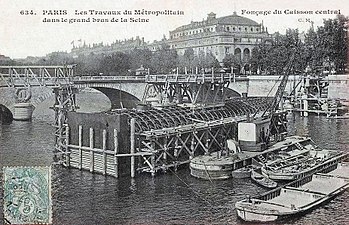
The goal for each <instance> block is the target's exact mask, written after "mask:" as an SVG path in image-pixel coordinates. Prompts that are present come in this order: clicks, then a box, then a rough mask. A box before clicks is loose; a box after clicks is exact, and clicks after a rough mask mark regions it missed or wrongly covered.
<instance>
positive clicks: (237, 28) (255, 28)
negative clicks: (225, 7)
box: [170, 26, 260, 39]
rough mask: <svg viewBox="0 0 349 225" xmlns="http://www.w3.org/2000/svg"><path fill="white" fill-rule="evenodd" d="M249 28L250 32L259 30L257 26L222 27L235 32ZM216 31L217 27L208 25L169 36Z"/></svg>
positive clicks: (175, 36)
mask: <svg viewBox="0 0 349 225" xmlns="http://www.w3.org/2000/svg"><path fill="white" fill-rule="evenodd" d="M248 28H249V29H250V31H251V32H259V31H260V29H259V28H258V27H233V26H225V27H223V28H222V29H223V30H224V31H226V32H235V31H239V32H240V31H242V30H243V29H244V30H245V32H248V30H249V29H248ZM214 31H217V27H208V28H202V29H198V30H191V31H183V32H178V33H175V34H173V35H171V36H170V38H171V39H172V38H177V37H182V36H188V35H193V34H199V33H202V32H214Z"/></svg>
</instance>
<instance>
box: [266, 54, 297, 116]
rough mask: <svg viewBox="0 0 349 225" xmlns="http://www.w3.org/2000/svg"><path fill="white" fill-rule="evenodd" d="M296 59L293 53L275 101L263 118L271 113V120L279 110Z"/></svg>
mask: <svg viewBox="0 0 349 225" xmlns="http://www.w3.org/2000/svg"><path fill="white" fill-rule="evenodd" d="M294 57H295V51H294V52H293V53H292V55H291V57H290V60H289V61H288V63H287V65H286V66H285V67H284V71H283V73H284V74H283V77H282V79H281V82H280V85H279V87H278V89H277V91H276V94H275V96H274V98H273V101H272V103H271V104H270V106H269V107H268V108H267V109H266V110H265V111H264V112H263V114H262V117H265V115H266V114H267V113H268V112H269V114H268V116H269V117H270V118H271V117H272V116H273V114H274V113H275V111H276V109H277V108H278V105H279V103H280V101H281V99H282V96H283V93H284V91H285V88H286V84H287V81H288V77H289V75H290V73H291V69H292V66H293V61H294Z"/></svg>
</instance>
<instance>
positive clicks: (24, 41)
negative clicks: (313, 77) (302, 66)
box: [0, 0, 349, 58]
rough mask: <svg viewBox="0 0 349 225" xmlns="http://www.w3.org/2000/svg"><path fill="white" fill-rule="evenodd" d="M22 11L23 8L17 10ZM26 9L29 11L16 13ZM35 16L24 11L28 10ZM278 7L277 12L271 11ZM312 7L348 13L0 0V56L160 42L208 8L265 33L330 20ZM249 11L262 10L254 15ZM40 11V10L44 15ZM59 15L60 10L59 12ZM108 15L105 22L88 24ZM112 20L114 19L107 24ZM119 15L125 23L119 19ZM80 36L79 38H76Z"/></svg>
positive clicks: (122, 0)
mask: <svg viewBox="0 0 349 225" xmlns="http://www.w3.org/2000/svg"><path fill="white" fill-rule="evenodd" d="M142 9H145V10H151V11H157V10H172V11H177V10H180V11H183V12H184V15H172V16H164V15H162V16H154V15H141V16H139V15H134V13H133V12H134V10H142ZM22 10H24V11H22ZM26 10H27V12H28V13H29V15H22V14H21V12H22V13H23V14H25V13H26ZM30 10H33V13H34V14H35V15H30V13H31V11H30ZM50 10H66V15H52V14H51V15H50V14H49V12H50ZM76 10H77V11H78V12H81V11H87V13H89V11H88V10H98V11H121V14H122V13H123V11H125V10H130V11H131V12H132V13H133V15H115V16H113V15H109V16H108V15H90V14H88V15H76V14H75V11H76ZM275 10H280V11H281V14H273V12H274V11H275ZM285 10H289V11H293V10H299V11H312V12H313V14H296V15H295V14H293V15H292V14H285ZM317 10H321V11H322V10H326V11H327V10H340V13H341V14H343V15H345V16H348V15H349V4H347V0H331V1H329V0H0V54H2V55H5V56H9V57H11V58H25V57H27V56H44V55H46V54H47V53H50V52H53V51H66V52H70V51H71V48H72V44H71V43H72V41H74V43H75V45H79V44H82V43H83V42H84V41H85V42H86V43H87V44H89V43H90V44H92V43H100V42H103V43H105V44H106V43H112V42H114V41H115V40H124V39H125V38H132V37H136V36H140V37H144V39H145V41H149V42H153V41H154V40H161V39H162V37H163V35H166V37H168V35H169V31H170V30H174V29H175V28H176V27H178V26H181V25H185V24H189V23H190V22H191V21H202V20H203V19H204V18H206V17H207V14H208V13H210V12H214V13H216V14H217V17H222V16H227V15H231V14H233V12H234V11H236V12H237V14H238V15H242V13H243V12H244V14H243V15H242V16H245V17H248V18H250V19H253V20H255V21H257V22H258V23H262V21H263V24H264V25H265V26H266V27H267V28H268V32H269V33H274V32H277V31H278V32H280V33H285V30H286V29H287V28H298V29H299V30H300V31H306V30H308V29H309V28H310V26H311V23H310V22H309V21H313V22H314V26H315V27H316V26H319V25H322V21H323V19H329V18H335V15H334V14H327V15H323V14H316V11H317ZM255 11H258V12H260V11H261V12H266V13H265V15H264V14H260V15H256V13H255ZM44 12H45V13H44ZM63 14H64V12H63ZM89 17H90V20H91V22H86V23H77V22H74V23H69V20H70V19H87V18H89ZM44 18H47V19H57V20H62V19H63V20H67V22H43V20H44ZM92 18H95V19H109V22H106V23H105V22H92ZM112 18H116V19H118V22H110V20H111V19H112ZM121 18H123V19H125V18H126V19H128V22H120V20H121ZM130 18H135V19H137V18H142V19H149V22H143V23H140V22H132V23H131V22H129V20H130ZM78 40H81V42H78Z"/></svg>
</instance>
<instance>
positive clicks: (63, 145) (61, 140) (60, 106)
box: [52, 85, 77, 166]
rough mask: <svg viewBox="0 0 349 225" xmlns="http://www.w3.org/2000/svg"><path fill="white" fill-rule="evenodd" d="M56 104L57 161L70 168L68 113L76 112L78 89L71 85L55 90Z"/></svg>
mask: <svg viewBox="0 0 349 225" xmlns="http://www.w3.org/2000/svg"><path fill="white" fill-rule="evenodd" d="M53 91H54V93H55V103H54V106H53V107H52V109H53V110H54V111H55V120H54V124H53V126H54V127H55V133H54V135H55V147H54V154H55V161H57V162H59V163H62V164H63V165H66V166H69V164H70V163H69V160H70V157H69V152H70V150H69V148H68V145H69V127H68V125H67V112H68V111H76V109H77V106H76V100H75V94H76V92H77V89H76V88H74V87H72V86H71V85H61V86H59V87H57V88H54V89H53Z"/></svg>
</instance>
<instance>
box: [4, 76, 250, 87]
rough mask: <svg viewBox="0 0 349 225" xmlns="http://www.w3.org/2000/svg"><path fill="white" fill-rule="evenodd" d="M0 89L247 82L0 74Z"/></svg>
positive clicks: (236, 79)
mask: <svg viewBox="0 0 349 225" xmlns="http://www.w3.org/2000/svg"><path fill="white" fill-rule="evenodd" d="M1 78H2V79H1V82H0V88H1V87H25V86H31V87H37V86H40V87H41V86H46V87H58V86H59V85H66V84H72V85H75V84H77V85H78V86H79V84H91V83H149V84H164V83H199V84H200V83H223V82H230V83H231V82H239V81H248V78H247V77H240V76H235V75H231V74H214V75H211V74H156V75H138V76H85V75H80V76H77V75H75V76H71V77H37V76H26V77H25V76H23V77H22V76H13V75H9V74H1Z"/></svg>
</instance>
